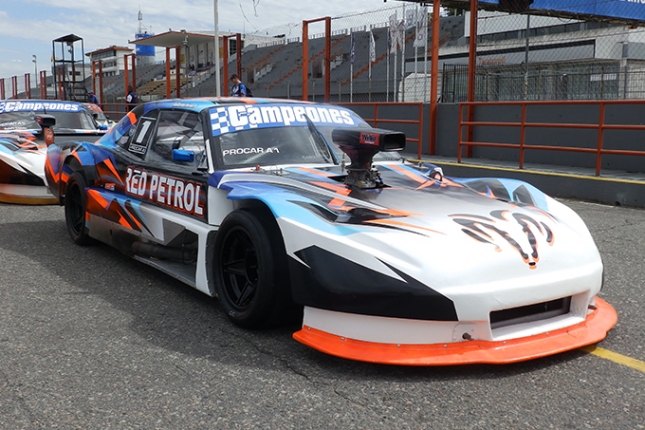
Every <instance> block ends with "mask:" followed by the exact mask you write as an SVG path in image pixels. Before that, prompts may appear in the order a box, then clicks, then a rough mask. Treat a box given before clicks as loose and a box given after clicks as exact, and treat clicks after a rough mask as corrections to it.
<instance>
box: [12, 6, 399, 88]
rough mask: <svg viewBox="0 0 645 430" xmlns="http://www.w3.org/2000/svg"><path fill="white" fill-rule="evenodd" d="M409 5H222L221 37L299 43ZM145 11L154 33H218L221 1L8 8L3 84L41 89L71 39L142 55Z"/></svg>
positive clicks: (88, 48)
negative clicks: (310, 24) (27, 80)
mask: <svg viewBox="0 0 645 430" xmlns="http://www.w3.org/2000/svg"><path fill="white" fill-rule="evenodd" d="M401 4H402V2H399V1H393V0H389V1H388V2H387V3H384V1H383V0H352V1H347V0H325V1H317V0H298V1H287V0H218V5H219V7H218V11H219V29H220V31H231V32H236V33H237V32H240V33H253V32H257V31H260V30H264V31H263V34H266V33H273V32H274V31H279V32H281V33H289V31H290V29H293V32H294V33H296V34H292V35H291V37H297V36H298V35H300V34H301V32H302V29H301V27H299V26H298V27H295V25H298V24H301V23H302V20H310V19H316V18H320V17H324V16H331V17H337V16H347V15H349V16H353V14H357V16H359V15H360V12H365V11H370V10H372V11H373V10H376V9H386V8H394V7H400V5H401ZM139 10H141V12H142V15H143V21H142V22H143V24H144V26H145V28H146V29H147V30H148V32H149V33H163V32H165V31H168V29H171V28H172V29H173V30H180V29H186V30H188V31H200V30H210V31H212V30H213V28H214V0H138V1H132V0H76V1H74V0H0V23H1V25H0V78H4V79H5V86H6V87H8V88H11V87H10V80H11V79H10V78H11V77H12V76H18V80H19V81H21V80H22V81H23V82H24V78H22V76H23V75H24V74H25V73H31V74H32V82H33V73H34V71H35V67H34V66H36V65H37V67H38V70H39V71H40V70H47V74H48V75H49V74H50V73H51V55H52V40H54V39H57V38H59V37H61V36H66V35H68V34H70V33H73V34H75V35H77V36H79V37H81V38H83V43H84V48H85V53H88V52H91V51H94V50H96V49H101V48H106V47H109V46H111V45H117V46H128V47H130V48H134V45H128V41H129V40H133V39H134V34H135V33H136V32H137V29H138V25H139V22H138V12H139ZM348 22H349V23H350V24H351V22H352V20H351V19H350V20H349V21H348ZM289 23H292V24H294V25H291V26H289V25H287V24H289ZM278 26H279V27H278ZM285 29H286V30H285ZM314 31H315V30H314ZM320 32H322V30H320ZM275 34H279V33H275ZM271 35H273V34H271ZM57 46H58V47H59V46H60V45H57ZM59 50H60V47H59ZM33 55H36V64H34V61H33V59H34V58H33ZM158 57H159V58H158V60H162V59H163V58H161V56H158Z"/></svg>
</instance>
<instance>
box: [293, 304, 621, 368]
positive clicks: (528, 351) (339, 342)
mask: <svg viewBox="0 0 645 430" xmlns="http://www.w3.org/2000/svg"><path fill="white" fill-rule="evenodd" d="M617 321H618V315H617V314H616V311H615V310H614V308H612V307H611V305H609V304H608V303H607V302H605V301H604V300H602V299H600V298H597V297H596V309H595V310H594V311H593V312H592V313H590V314H589V315H587V319H586V320H585V321H583V322H581V323H579V324H576V325H574V326H571V327H567V328H563V329H560V330H554V331H551V332H548V333H543V334H539V335H535V336H529V337H523V338H519V339H511V340H506V341H497V342H489V341H481V340H473V341H465V342H456V343H446V344H432V345H396V344H384V343H374V342H365V341H361V340H353V339H347V338H344V337H342V336H337V335H333V334H330V333H327V332H324V331H321V330H317V329H315V328H312V327H308V326H304V327H303V328H302V329H301V330H299V331H297V332H295V333H294V334H293V338H294V339H296V340H297V341H298V342H301V343H303V344H305V345H307V346H310V347H312V348H314V349H317V350H318V351H321V352H324V353H326V354H330V355H335V356H337V357H342V358H347V359H350V360H357V361H366V362H370V363H381V364H397V365H405V366H450V365H460V364H508V363H517V362H521V361H527V360H532V359H535V358H540V357H546V356H549V355H553V354H558V353H561V352H565V351H570V350H573V349H577V348H580V347H583V346H587V345H591V344H594V343H597V342H599V341H601V340H603V339H604V338H605V336H606V335H607V332H608V331H609V330H610V329H611V328H612V327H613V326H614V325H616V322H617Z"/></svg>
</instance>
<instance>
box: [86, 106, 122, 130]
mask: <svg viewBox="0 0 645 430" xmlns="http://www.w3.org/2000/svg"><path fill="white" fill-rule="evenodd" d="M83 107H84V108H85V109H87V110H88V111H89V112H90V113H91V114H92V117H93V118H94V121H96V124H97V125H98V127H99V128H100V129H101V130H107V129H109V128H110V127H112V126H114V124H116V121H114V120H112V119H110V118H108V116H107V115H105V112H103V109H101V106H99V105H97V104H96V103H83Z"/></svg>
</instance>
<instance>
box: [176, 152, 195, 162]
mask: <svg viewBox="0 0 645 430" xmlns="http://www.w3.org/2000/svg"><path fill="white" fill-rule="evenodd" d="M172 161H184V162H187V163H193V162H194V161H195V153H194V152H193V151H188V150H186V149H173V150H172Z"/></svg>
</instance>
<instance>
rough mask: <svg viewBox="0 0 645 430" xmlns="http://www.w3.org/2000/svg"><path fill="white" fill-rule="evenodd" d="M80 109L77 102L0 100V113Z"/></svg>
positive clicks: (71, 110) (76, 110)
mask: <svg viewBox="0 0 645 430" xmlns="http://www.w3.org/2000/svg"><path fill="white" fill-rule="evenodd" d="M80 109H81V107H80V105H79V104H78V103H70V102H0V113H5V112H31V111H58V112H78V111H79V110H80Z"/></svg>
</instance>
